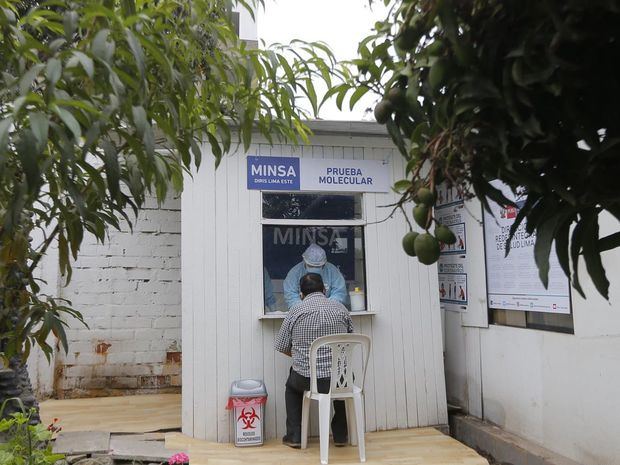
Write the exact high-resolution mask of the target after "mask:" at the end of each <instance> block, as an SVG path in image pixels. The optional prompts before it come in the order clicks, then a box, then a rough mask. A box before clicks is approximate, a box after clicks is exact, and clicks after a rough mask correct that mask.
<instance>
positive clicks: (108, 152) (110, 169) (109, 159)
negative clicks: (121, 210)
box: [101, 141, 121, 199]
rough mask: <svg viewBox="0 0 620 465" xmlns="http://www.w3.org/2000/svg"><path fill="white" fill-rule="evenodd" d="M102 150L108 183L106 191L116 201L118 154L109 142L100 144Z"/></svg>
mask: <svg viewBox="0 0 620 465" xmlns="http://www.w3.org/2000/svg"><path fill="white" fill-rule="evenodd" d="M101 147H102V148H103V153H104V157H103V164H104V167H105V174H106V178H107V181H108V189H109V190H110V195H111V196H112V198H113V199H117V198H118V196H119V194H120V172H121V169H120V165H119V163H118V152H117V151H116V147H115V146H114V145H113V144H112V143H111V142H109V141H103V142H102V143H101Z"/></svg>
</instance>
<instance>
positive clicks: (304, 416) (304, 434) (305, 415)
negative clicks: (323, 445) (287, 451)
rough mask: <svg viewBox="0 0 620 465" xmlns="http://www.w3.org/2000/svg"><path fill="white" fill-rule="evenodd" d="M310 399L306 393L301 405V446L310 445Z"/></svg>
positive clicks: (303, 447)
mask: <svg viewBox="0 0 620 465" xmlns="http://www.w3.org/2000/svg"><path fill="white" fill-rule="evenodd" d="M309 417H310V399H309V398H308V397H306V396H305V395H304V397H303V403H302V407H301V448H302V449H305V448H306V447H308V422H309V420H310V418H309Z"/></svg>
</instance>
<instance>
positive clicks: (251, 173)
mask: <svg viewBox="0 0 620 465" xmlns="http://www.w3.org/2000/svg"><path fill="white" fill-rule="evenodd" d="M299 182H300V176H299V158H292V157H251V156H248V189H261V190H273V191H298V190H299V187H300V186H299Z"/></svg>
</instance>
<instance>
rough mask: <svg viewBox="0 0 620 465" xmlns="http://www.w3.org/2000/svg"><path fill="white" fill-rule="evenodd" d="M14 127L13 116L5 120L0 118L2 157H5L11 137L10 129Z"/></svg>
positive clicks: (0, 154)
mask: <svg viewBox="0 0 620 465" xmlns="http://www.w3.org/2000/svg"><path fill="white" fill-rule="evenodd" d="M12 127H13V118H12V117H10V116H9V117H7V118H5V119H3V120H0V157H3V156H4V155H5V154H6V151H7V146H8V144H9V139H10V131H11V128H12Z"/></svg>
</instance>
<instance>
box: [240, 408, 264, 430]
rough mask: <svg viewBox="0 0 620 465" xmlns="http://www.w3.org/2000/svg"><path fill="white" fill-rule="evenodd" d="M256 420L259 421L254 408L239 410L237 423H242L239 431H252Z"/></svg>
mask: <svg viewBox="0 0 620 465" xmlns="http://www.w3.org/2000/svg"><path fill="white" fill-rule="evenodd" d="M256 420H259V421H260V417H259V416H258V414H257V413H256V409H255V408H254V407H244V408H243V409H242V410H241V414H240V415H239V417H238V418H237V423H238V422H242V424H243V427H242V428H241V429H254V428H256V426H257V425H256V424H255V423H256Z"/></svg>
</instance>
